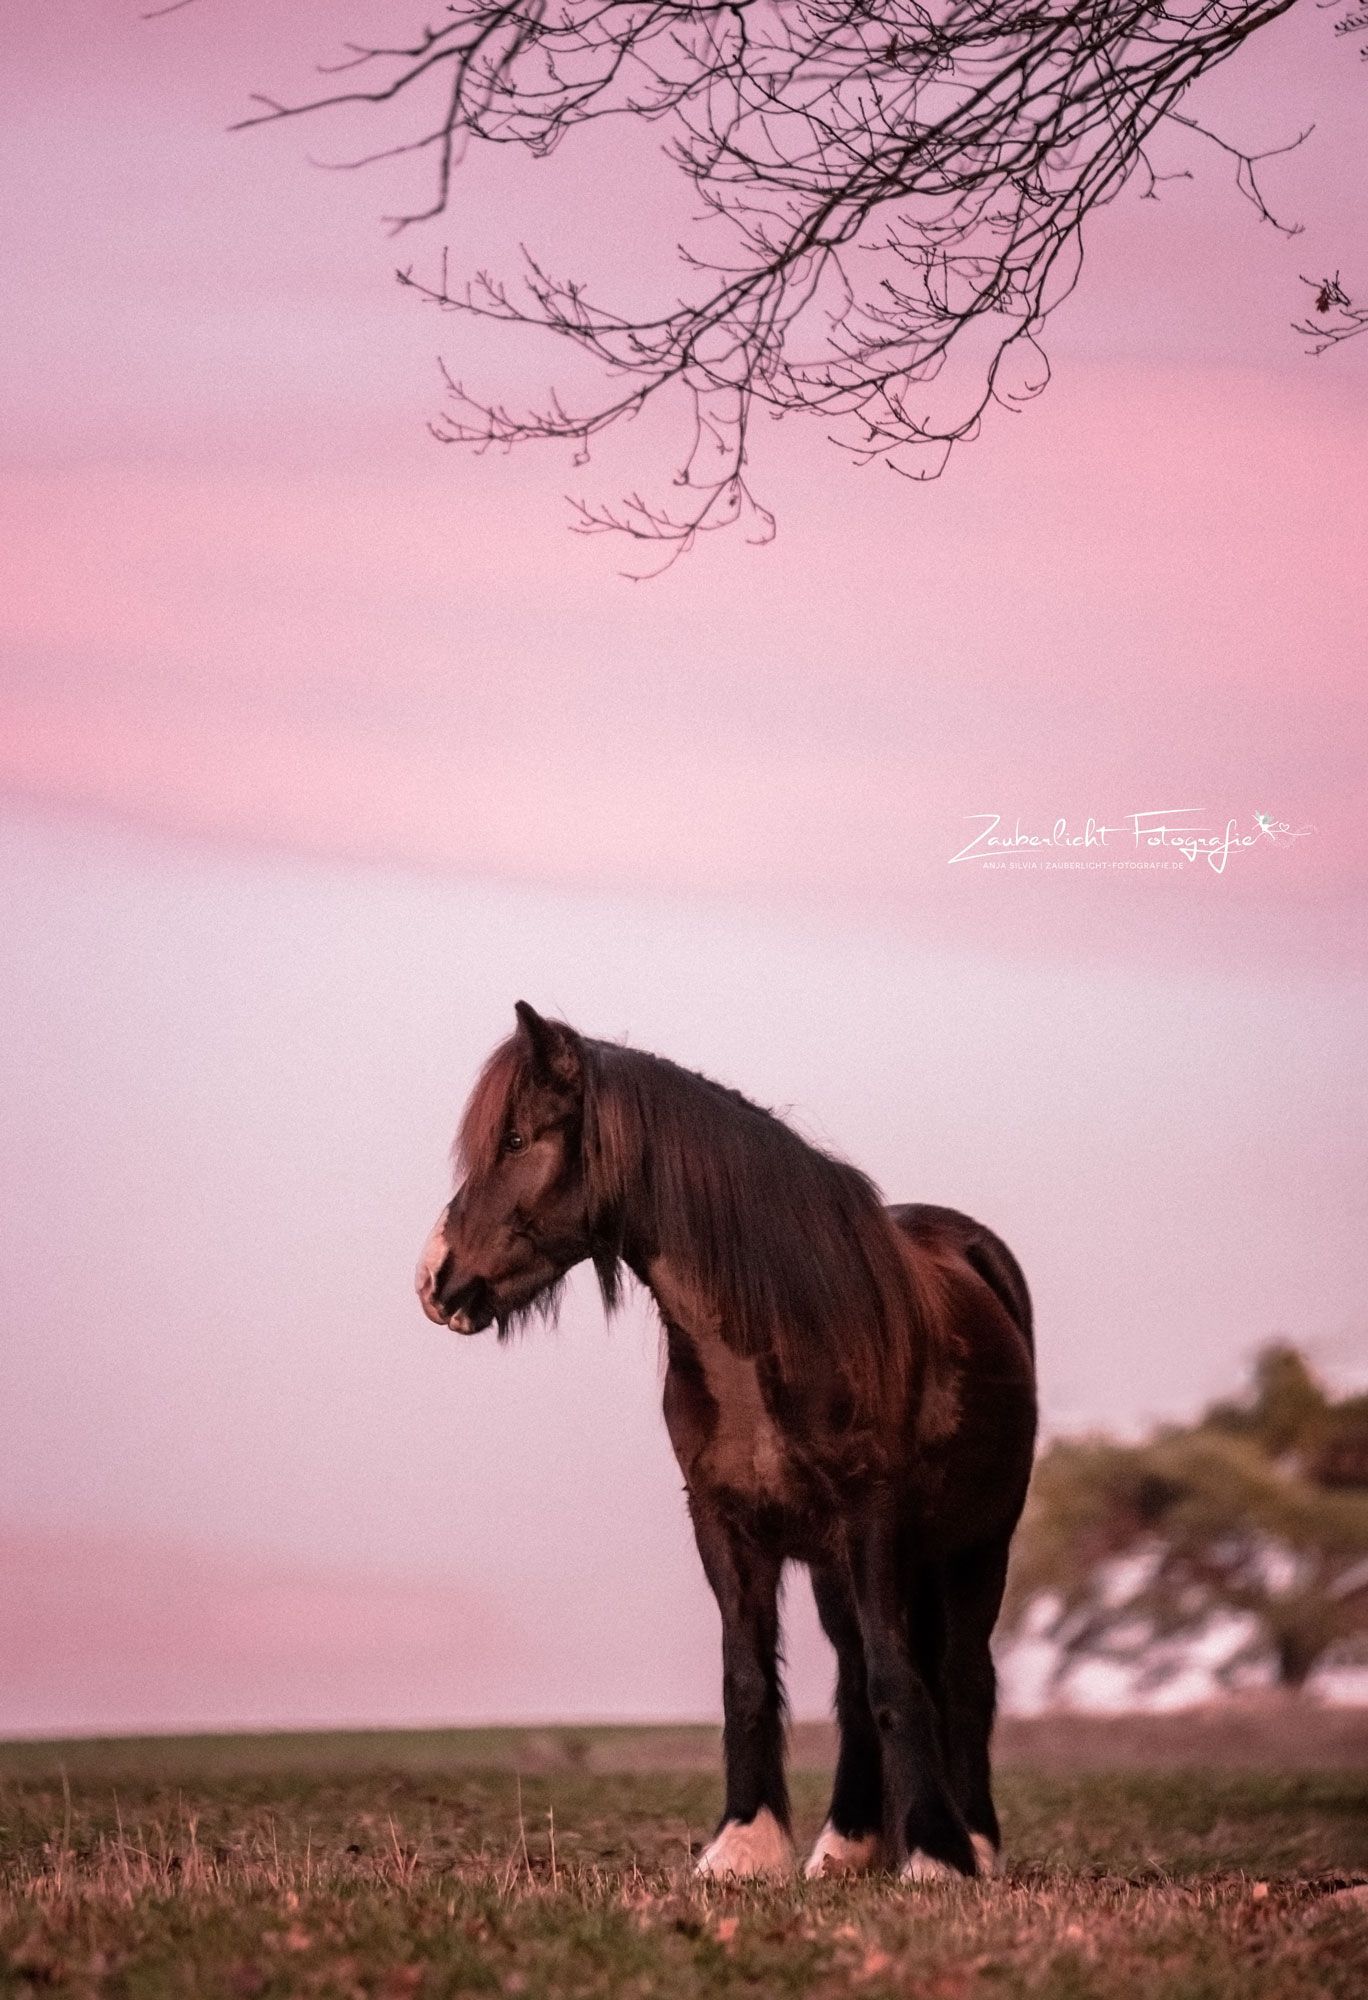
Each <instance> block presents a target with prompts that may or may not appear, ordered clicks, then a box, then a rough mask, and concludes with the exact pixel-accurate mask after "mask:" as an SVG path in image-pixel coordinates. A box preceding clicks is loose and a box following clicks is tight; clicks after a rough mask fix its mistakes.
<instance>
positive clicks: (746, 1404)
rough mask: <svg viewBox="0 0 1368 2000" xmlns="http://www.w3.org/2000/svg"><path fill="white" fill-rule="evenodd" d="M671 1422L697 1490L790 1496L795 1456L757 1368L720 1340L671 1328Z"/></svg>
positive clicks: (748, 1496)
mask: <svg viewBox="0 0 1368 2000" xmlns="http://www.w3.org/2000/svg"><path fill="white" fill-rule="evenodd" d="M665 1423H666V1427H667V1429H668V1430H669V1433H670V1442H671V1443H672V1445H673V1446H674V1450H675V1456H676V1458H677V1459H678V1460H679V1463H680V1467H681V1469H682V1471H683V1473H684V1476H685V1478H686V1479H687V1480H688V1482H689V1484H690V1485H691V1486H698V1487H711V1488H717V1489H721V1490H724V1491H727V1492H730V1493H734V1494H736V1495H737V1496H738V1497H740V1498H744V1499H749V1500H755V1501H768V1502H782V1501H784V1500H785V1499H786V1498H788V1497H789V1489H790V1485H791V1477H790V1475H791V1465H790V1454H789V1451H788V1449H787V1447H786V1443H785V1440H784V1437H783V1434H782V1432H781V1431H780V1429H779V1426H778V1425H777V1423H776V1422H775V1420H774V1414H773V1412H772V1411H771V1409H770V1407H769V1404H768V1403H767V1402H766V1400H765V1393H764V1387H763V1385H762V1383H761V1380H760V1373H759V1369H758V1367H757V1365H756V1363H755V1362H754V1361H752V1360H749V1359H747V1357H746V1356H744V1355H740V1354H735V1353H733V1352H732V1350H731V1349H730V1348H729V1347H728V1346H727V1345H726V1343H725V1342H724V1341H723V1340H722V1339H721V1338H720V1336H718V1335H711V1336H703V1337H701V1338H700V1337H697V1336H695V1335H692V1334H691V1335H688V1336H686V1335H683V1334H681V1333H679V1332H678V1331H677V1330H675V1329H671V1332H670V1365H669V1370H668V1372H667V1374H666V1377H665Z"/></svg>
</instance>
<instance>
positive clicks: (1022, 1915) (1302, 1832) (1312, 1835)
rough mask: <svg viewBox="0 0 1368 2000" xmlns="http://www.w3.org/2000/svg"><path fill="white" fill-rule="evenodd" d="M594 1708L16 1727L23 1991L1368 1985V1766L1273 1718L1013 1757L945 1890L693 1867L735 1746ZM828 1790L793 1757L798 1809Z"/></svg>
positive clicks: (1, 1918) (684, 1996)
mask: <svg viewBox="0 0 1368 2000" xmlns="http://www.w3.org/2000/svg"><path fill="white" fill-rule="evenodd" d="M585 1734H586V1733H585V1732H568V1733H567V1732H555V1733H548V1732H542V1733H540V1735H539V1736H537V1737H533V1738H521V1739H520V1738H517V1737H516V1736H513V1735H511V1734H507V1733H505V1734H504V1735H502V1736H501V1738H500V1744H499V1754H498V1756H497V1757H494V1758H492V1751H493V1748H494V1746H493V1745H491V1743H490V1742H489V1740H488V1738H487V1737H483V1736H482V1737H477V1738H475V1739H474V1740H473V1741H472V1740H470V1739H466V1738H462V1739H459V1740H458V1739H454V1738H451V1737H445V1736H444V1737H442V1738H432V1739H428V1741H429V1744H430V1749H431V1753H432V1754H431V1756H430V1759H429V1762H428V1765H427V1768H426V1769H425V1768H423V1767H422V1764H421V1760H420V1759H419V1758H418V1755H417V1751H416V1748H415V1743H416V1740H417V1739H414V1738H403V1739H398V1740H397V1743H398V1747H397V1750H396V1754H395V1755H394V1756H391V1757H388V1758H387V1757H386V1756H385V1755H384V1754H383V1753H384V1750H385V1747H386V1746H385V1739H358V1740H355V1741H353V1740H350V1739H339V1738H328V1739H321V1738H320V1739H315V1740H314V1741H313V1744H312V1748H313V1752H314V1762H315V1768H314V1769H313V1770H312V1771H309V1770H306V1769H301V1768H300V1766H301V1763H305V1762H307V1752H308V1749H309V1745H308V1743H300V1742H296V1743H295V1744H294V1746H293V1752H292V1756H293V1762H292V1758H291V1755H288V1754H287V1755H285V1756H284V1757H283V1758H281V1759H279V1760H277V1764H278V1767H277V1768H272V1760H271V1758H270V1755H269V1746H268V1744H267V1743H265V1742H263V1741H262V1740H260V1739H258V1740H255V1741H253V1740H250V1739H235V1740H232V1741H230V1740H226V1739H224V1740H220V1742H219V1743H218V1744H217V1745H216V1746H215V1750H214V1755H213V1757H212V1758H210V1760H209V1761H210V1763H211V1764H213V1765H214V1766H215V1768H213V1769H212V1770H210V1771H208V1772H207V1773H206V1772H205V1771H204V1768H203V1766H204V1752H203V1750H201V1758H200V1762H201V1775H199V1776H196V1775H195V1773H194V1763H195V1758H194V1755H193V1754H192V1751H191V1749H190V1747H189V1746H187V1745H185V1744H183V1743H182V1744H181V1745H168V1744H163V1745H161V1746H159V1757H160V1768H159V1767H158V1757H157V1756H150V1753H148V1752H146V1751H144V1752H142V1753H141V1768H140V1756H139V1753H138V1751H137V1750H136V1748H134V1747H132V1746H126V1747H125V1748H124V1750H123V1752H122V1758H121V1760H120V1753H119V1752H118V1751H117V1750H116V1749H115V1748H114V1746H74V1745H69V1746H64V1748H63V1749H62V1750H61V1751H58V1750H57V1749H56V1748H50V1749H42V1748H40V1747H39V1746H23V1747H22V1749H20V1748H14V1747H5V1748H0V1991H4V1992H12V1993H16V1994H25V1995H28V1994H32V1995H34V1996H37V1995H40V1994H55V1993H71V1994H81V1995H86V1994H89V1995H106V1994H107V1995H110V1996H115V1995H128V1996H130V2000H141V1996H154V1995H155V1996H160V1995H167V1996H171V1995H176V1996H182V1995H184V1996H191V1995H196V1996H198V1995H207V1994H215V1995H217V1994H224V1995H230V1996H233V1995H240V1996H244V2000H256V1996H276V1995H279V1996H282V2000H283V1996H295V1995H305V1994H320V1995H339V1996H347V2000H353V1996H362V1995H364V1996H381V2000H397V1996H406V1995H418V1996H420V2000H424V1997H425V1996H436V1995H461V1994H471V1995H474V1994H499V1993H510V1994H517V1993H521V1994H527V1995H531V1996H536V1995H542V1994H548V1995H549V1994H556V1995H586V1996H588V1995H594V1996H599V1995H608V1994H613V1995H617V1994H622V1995H628V1994H630V1995H634V1996H635V1995H643V1996H644V1995H647V1994H652V1993H658V1994H661V1995H666V1996H674V1995H679V1996H681V2000H690V1996H704V1995H708V1996H711V1995H718V1996H721V1995H731V1994H739V1993H742V1992H744V1993H747V1994H756V1993H768V1992H778V1993H794V1994H797V1993H803V1994H815V1995H818V1996H825V1995H829V1994H837V1993H846V1992H854V1993H858V1994H861V1995H869V1996H871V2000H880V1996H885V1995H889V1994H894V1993H897V1994H903V1995H916V1996H926V2000H931V1996H936V2000H954V1996H958V1995H962V1994H964V1995H967V1994H979V1993H983V1994H990V1995H1003V1996H1010V1995H1017V1994H1021V1995H1026V1994H1032V1995H1037V1994H1038V1995H1045V1996H1048V2000H1090V1996H1094V1995H1096V1996H1113V1995H1115V1996H1120V1995H1126V1996H1131V1995H1135V1996H1138V2000H1149V1996H1155V2000H1157V1997H1158V1996H1161V1995H1162V1996H1167V2000H1179V1997H1180V1996H1181V2000H1225V1997H1226V1996H1229V2000H1301V1996H1306V2000H1311V1996H1313V1995H1314V1996H1317V2000H1319V1996H1344V2000H1349V1996H1351V1995H1352V1996H1354V2000H1360V1996H1361V1995H1362V1994H1363V1993H1364V1992H1365V1991H1368V1909H1365V1907H1364V1903H1365V1900H1368V1899H1365V1897H1363V1896H1356V1895H1355V1894H1353V1893H1352V1891H1353V1885H1354V1884H1355V1883H1356V1882H1357V1881H1359V1880H1360V1879H1361V1878H1362V1877H1363V1876H1365V1875H1368V1810H1365V1807H1366V1806H1368V1798H1366V1796H1365V1787H1364V1783H1363V1779H1362V1777H1361V1775H1360V1774H1359V1773H1358V1772H1357V1771H1354V1770H1350V1769H1346V1768H1344V1766H1343V1764H1341V1768H1339V1769H1338V1770H1333V1769H1332V1770H1326V1771H1322V1772H1315V1771H1308V1770H1302V1771H1279V1770H1276V1769H1272V1768H1269V1756H1268V1752H1269V1749H1270V1746H1271V1744H1272V1743H1273V1742H1275V1741H1276V1731H1275V1732H1274V1733H1273V1736H1272V1738H1269V1739H1268V1740H1267V1741H1266V1742H1265V1746H1264V1754H1263V1756H1262V1764H1263V1768H1245V1769H1233V1768H1226V1769H1225V1770H1221V1771H1216V1770H1209V1771H1203V1770H1201V1769H1186V1770H1183V1769H1177V1768H1167V1769H1165V1768H1156V1767H1154V1766H1153V1765H1152V1764H1150V1763H1147V1762H1146V1761H1145V1760H1144V1759H1137V1760H1135V1764H1136V1767H1133V1768H1130V1769H1114V1770H1110V1771H1107V1770H1079V1769H1076V1768H1075V1769H1070V1768H1068V1767H1067V1760H1056V1762H1055V1764H1054V1767H1053V1768H1050V1767H1047V1766H1046V1765H1045V1763H1044V1762H1043V1761H1037V1762H1036V1763H1035V1764H1034V1765H1027V1764H1024V1763H1022V1762H1020V1761H1019V1760H1016V1759H1014V1760H1013V1762H1012V1765H1011V1767H1010V1768H1008V1769H1006V1770H1005V1771H1004V1776H1003V1784H1002V1793H1003V1808H1004V1818H1005V1820H1006V1822H1007V1824H1008V1828H1009V1839H1010V1846H1011V1854H1012V1858H1013V1862H1014V1867H1013V1872H1012V1873H1011V1875H1010V1876H1009V1877H1008V1879H1007V1880H1005V1881H1003V1882H1000V1883H993V1884H987V1885H975V1884H965V1885H963V1886H958V1887H954V1888H936V1889H928V1888H904V1887H901V1886H899V1885H898V1884H896V1883H890V1882H886V1881H870V1882H865V1883H859V1884H855V1885H842V1884H838V1883H822V1884H814V1885H802V1884H798V1883H794V1884H784V1885H781V1886H778V1887H772V1888H751V1889H747V1888H734V1889H719V1888H711V1887H702V1886H699V1885H696V1884H694V1883H693V1882H692V1881H691V1880H690V1878H689V1875H688V1872H687V1863H688V1857H689V1855H690V1853H691V1851H693V1849H695V1848H696V1846H697V1844H698V1842H699V1840H700V1839H701V1838H702V1837H704V1836H705V1834H706V1832H707V1830H708V1828H709V1825H710V1822H711V1819H712V1817H713V1814H714V1813H715V1810H716V1791H717V1786H716V1779H715V1776H714V1775H713V1773H712V1772H711V1771H708V1772H706V1773H704V1772H702V1771H693V1770H689V1769H680V1768H678V1767H677V1759H678V1755H679V1744H678V1742H677V1741H672V1743H671V1744H669V1745H666V1744H663V1743H662V1744H660V1745H659V1747H660V1748H661V1749H662V1750H663V1751H664V1752H665V1753H666V1754H665V1761H666V1762H667V1763H669V1762H670V1760H671V1759H675V1760H676V1763H675V1766H674V1767H673V1768H666V1769H657V1770H650V1769H645V1768H641V1766H642V1765H643V1763H645V1762H646V1761H647V1753H648V1749H649V1744H648V1743H646V1742H643V1740H642V1739H641V1738H638V1737H630V1738H623V1737H622V1735H621V1733H619V1739H620V1740H621V1741H622V1742H623V1747H624V1750H625V1751H626V1750H630V1753H631V1754H630V1756H629V1755H626V1754H624V1755H622V1756H620V1757H619V1759H618V1762H619V1763H620V1764H621V1763H628V1764H630V1763H633V1762H635V1764H636V1765H637V1768H634V1769H626V1770H622V1769H619V1770H616V1771H614V1770H609V1769H607V1768H596V1767H598V1766H601V1765H602V1763H603V1759H604V1757H605V1756H606V1754H607V1753H606V1749H605V1744H604V1741H603V1740H602V1739H601V1738H599V1737H597V1736H594V1737H592V1738H591V1740H590V1741H589V1743H588V1745H587V1747H586V1744H585V1741H584V1736H585ZM1266 1736H1267V1732H1266ZM703 1740H706V1739H704V1738H700V1742H702V1741H703ZM1118 1741H1121V1739H1118ZM349 1742H350V1745H351V1766H350V1768H348V1763H347V1747H348V1743H349ZM358 1743H359V1749H358ZM519 1743H521V1744H522V1746H523V1748H524V1749H525V1750H526V1752H527V1753H528V1754H527V1755H526V1757H525V1758H523V1759H521V1760H520V1759H519V1758H518V1756H517V1754H516V1753H517V1750H518V1746H519ZM552 1745H558V1748H557V1749H556V1751H555V1755H554V1757H553V1755H552V1748H551V1746H552ZM392 1747H393V1746H392ZM1123 1747H1124V1745H1123ZM464 1751H469V1752H472V1753H475V1752H478V1753H479V1755H478V1757H477V1758H476V1760H475V1761H471V1760H470V1758H469V1757H466V1758H465V1759H464V1761H463V1756H462V1753H463V1752H464ZM235 1754H236V1755H237V1757H238V1760H239V1761H238V1768H237V1770H236V1772H234V1771H233V1770H232V1768H231V1766H232V1764H233V1759H234V1755H235ZM59 1761H60V1766H61V1768H59ZM149 1761H150V1768H149ZM519 1761H522V1762H523V1763H524V1764H525V1767H526V1769H525V1775H521V1776H520V1775H518V1774H517V1773H516V1771H515V1769H513V1768H510V1766H512V1765H516V1764H517V1763H518V1762H519ZM320 1765H321V1767H322V1768H319V1766H320ZM501 1765H502V1768H501V1767H500V1766H501ZM538 1766H540V1768H537V1767H538ZM173 1772H174V1775H172V1773H173ZM821 1790H822V1787H821V1778H820V1776H819V1774H818V1773H817V1772H815V1771H805V1772H800V1774H799V1777H798V1781H797V1784H796V1787H795V1792H796V1805H797V1811H798V1816H799V1819H800V1823H801V1826H802V1829H803V1830H804V1831H811V1830H813V1829H814V1828H815V1825H816V1823H817V1820H818V1819H819V1817H820V1813H821V1804H822V1800H821ZM1346 1892H1349V1893H1346Z"/></svg>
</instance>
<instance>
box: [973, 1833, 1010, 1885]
mask: <svg viewBox="0 0 1368 2000" xmlns="http://www.w3.org/2000/svg"><path fill="white" fill-rule="evenodd" d="M969 1838H970V1840H971V1841H972V1842H973V1843H974V1858H975V1860H976V1861H977V1862H978V1866H979V1874H980V1875H982V1877H983V1878H984V1880H985V1881H991V1880H992V1878H993V1876H994V1875H998V1874H1000V1873H1001V1872H1002V1856H1001V1855H1000V1854H999V1853H998V1851H997V1849H996V1848H995V1847H994V1845H993V1843H992V1841H991V1840H990V1839H989V1838H988V1836H987V1834H986V1833H971V1834H970V1836H969Z"/></svg>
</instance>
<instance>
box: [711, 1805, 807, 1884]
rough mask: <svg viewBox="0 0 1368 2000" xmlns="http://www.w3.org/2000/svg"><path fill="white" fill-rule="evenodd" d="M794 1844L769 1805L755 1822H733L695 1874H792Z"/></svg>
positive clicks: (728, 1822)
mask: <svg viewBox="0 0 1368 2000" xmlns="http://www.w3.org/2000/svg"><path fill="white" fill-rule="evenodd" d="M795 1858H796V1857H795V1855H794V1851H793V1842H792V1841H791V1840H790V1839H789V1837H788V1835H787V1834H786V1833H785V1832H784V1829H783V1827H782V1826H780V1824H779V1822H778V1820H777V1819H776V1818H775V1817H774V1814H773V1813H772V1812H771V1811H770V1810H769V1808H768V1807H767V1806H762V1807H761V1808H760V1810H759V1812H758V1813H757V1814H756V1815H755V1818H754V1819H752V1820H739V1819H729V1820H728V1821H727V1824H726V1825H725V1826H724V1827H723V1828H722V1831H721V1832H720V1833H719V1834H718V1835H717V1837H716V1839H714V1840H712V1841H710V1842H709V1844H708V1845H707V1846H706V1847H705V1848H704V1849H703V1852H702V1853H701V1854H700V1855H699V1857H698V1860H697V1862H696V1863H695V1864H694V1874H695V1875H710V1876H715V1877H720V1876H723V1875H736V1876H744V1875H791V1874H792V1872H793V1865H794V1861H795Z"/></svg>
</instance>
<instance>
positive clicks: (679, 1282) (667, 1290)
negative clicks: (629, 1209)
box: [636, 1251, 721, 1343]
mask: <svg viewBox="0 0 1368 2000" xmlns="http://www.w3.org/2000/svg"><path fill="white" fill-rule="evenodd" d="M636 1275H637V1276H638V1278H640V1280H641V1282H642V1283H643V1284H644V1285H645V1286H646V1288H647V1290H648V1291H649V1292H650V1294H651V1297H652V1298H653V1299H654V1300H655V1302H656V1306H657V1309H658V1310H659V1313H660V1317H661V1318H662V1319H663V1320H664V1322H665V1324H666V1325H667V1326H673V1327H677V1328H678V1329H679V1331H680V1332H681V1333H684V1334H687V1335H688V1337H689V1339H690V1340H691V1341H694V1342H706V1343H711V1342H713V1341H715V1340H717V1339H718V1338H719V1336H720V1334H721V1327H720V1326H719V1324H718V1317H717V1311H716V1308H715V1307H714V1306H713V1305H712V1304H711V1303H710V1301H709V1300H708V1299H707V1298H706V1297H705V1296H704V1293H703V1288H702V1286H701V1285H699V1284H698V1282H697V1281H696V1279H695V1278H694V1277H693V1276H692V1274H691V1273H690V1272H689V1271H688V1270H687V1269H686V1268H685V1267H684V1266H682V1265H681V1264H680V1263H679V1262H678V1261H677V1259H675V1258H671V1257H666V1256H664V1255H663V1254H662V1253H661V1252H660V1251H654V1252H648V1253H645V1254H643V1255H642V1257H641V1260H640V1268H639V1269H637V1272H636Z"/></svg>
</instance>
